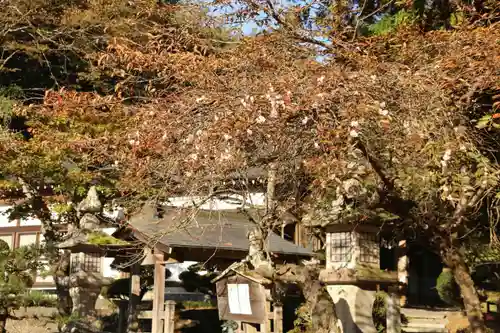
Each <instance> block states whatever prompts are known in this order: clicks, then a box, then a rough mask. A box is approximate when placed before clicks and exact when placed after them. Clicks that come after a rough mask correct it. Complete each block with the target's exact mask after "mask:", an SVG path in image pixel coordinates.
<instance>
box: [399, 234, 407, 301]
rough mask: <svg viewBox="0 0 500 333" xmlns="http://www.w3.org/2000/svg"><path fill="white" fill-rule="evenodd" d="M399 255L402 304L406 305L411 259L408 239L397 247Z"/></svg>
mask: <svg viewBox="0 0 500 333" xmlns="http://www.w3.org/2000/svg"><path fill="white" fill-rule="evenodd" d="M396 253H397V256H398V281H399V282H400V284H401V292H400V294H401V298H400V304H401V306H405V305H406V302H407V298H406V297H407V295H406V293H407V290H408V266H409V264H410V260H409V258H408V245H407V243H406V240H401V241H399V244H398V248H397V249H396Z"/></svg>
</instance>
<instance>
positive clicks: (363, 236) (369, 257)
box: [359, 232, 379, 264]
mask: <svg viewBox="0 0 500 333" xmlns="http://www.w3.org/2000/svg"><path fill="white" fill-rule="evenodd" d="M359 247H360V252H359V260H360V261H361V262H365V263H370V264H378V263H379V244H378V237H377V235H376V234H373V233H366V232H364V233H360V234H359Z"/></svg>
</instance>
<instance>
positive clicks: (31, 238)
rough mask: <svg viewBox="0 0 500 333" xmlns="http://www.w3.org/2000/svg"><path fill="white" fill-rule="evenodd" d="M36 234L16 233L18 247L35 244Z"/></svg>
mask: <svg viewBox="0 0 500 333" xmlns="http://www.w3.org/2000/svg"><path fill="white" fill-rule="evenodd" d="M37 240H38V237H37V234H18V240H17V241H18V247H21V246H28V245H34V244H37V243H38V242H37Z"/></svg>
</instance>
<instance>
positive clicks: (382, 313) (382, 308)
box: [372, 291, 388, 332]
mask: <svg viewBox="0 0 500 333" xmlns="http://www.w3.org/2000/svg"><path fill="white" fill-rule="evenodd" d="M387 297H388V295H387V293H386V292H384V291H379V292H377V293H376V294H375V302H373V310H372V318H373V324H375V328H376V329H377V332H385V330H386V325H387V324H386V321H387Z"/></svg>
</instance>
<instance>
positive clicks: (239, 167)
mask: <svg viewBox="0 0 500 333" xmlns="http://www.w3.org/2000/svg"><path fill="white" fill-rule="evenodd" d="M496 35H497V32H496V30H495V29H494V28H493V27H492V28H488V29H474V30H468V31H467V30H464V31H460V32H457V33H454V34H446V33H437V34H429V35H420V34H418V33H412V32H407V33H403V34H399V35H396V36H390V37H389V38H390V39H389V38H385V37H382V38H378V39H374V40H370V41H366V43H367V44H365V45H364V46H363V47H364V50H362V51H352V49H351V48H349V49H347V50H342V49H337V51H338V52H337V54H336V55H335V60H334V61H332V62H330V63H329V64H328V65H321V64H317V63H316V64H315V63H313V62H311V61H310V60H308V58H309V59H310V58H311V57H314V56H315V54H314V53H312V52H311V53H308V52H309V51H308V50H306V49H303V48H300V46H297V45H296V44H294V43H293V42H291V41H290V40H288V39H283V38H281V37H280V35H278V34H272V35H269V36H266V37H260V38H257V39H252V40H246V41H245V42H244V43H242V45H241V46H240V47H239V48H238V49H237V50H234V52H232V56H228V60H227V61H224V58H222V59H220V58H218V59H213V60H212V61H210V60H211V59H208V61H207V62H204V63H200V66H201V67H200V68H199V69H198V70H197V71H196V72H195V73H193V79H192V81H193V82H196V84H195V85H193V86H192V87H191V89H190V90H189V93H188V94H186V95H185V96H183V97H182V98H179V99H178V100H177V101H178V102H174V103H166V104H162V101H161V100H157V101H156V104H155V109H156V110H163V111H161V112H160V111H157V112H153V113H146V112H142V113H141V112H139V113H138V114H137V118H136V119H137V120H136V122H135V123H136V124H137V125H138V126H137V132H136V133H137V136H136V137H135V138H134V143H136V144H135V145H134V149H132V150H129V153H128V154H124V155H122V156H123V157H124V158H125V160H124V161H127V162H123V164H127V165H128V166H129V171H130V172H131V174H133V175H134V176H135V177H134V178H129V179H128V181H129V183H128V184H129V185H130V184H132V183H133V184H135V185H136V186H141V183H142V184H145V183H146V181H145V180H147V183H148V184H151V183H153V184H158V185H159V186H158V188H157V190H158V192H157V195H158V196H159V197H163V198H167V197H169V196H173V195H175V194H176V193H191V194H193V193H196V194H198V195H200V196H206V197H210V196H218V195H222V194H223V195H227V194H228V193H233V194H234V193H239V194H241V195H243V196H245V194H248V191H249V187H251V186H252V187H254V188H255V187H256V186H258V185H252V184H251V180H252V177H248V175H249V174H250V173H251V171H252V170H255V169H260V170H261V171H262V172H261V175H260V176H259V177H257V178H260V180H261V181H262V182H263V183H264V184H263V186H264V187H265V186H269V185H270V184H273V183H274V185H273V186H271V188H274V189H273V190H272V194H271V195H268V200H270V201H271V202H273V203H274V204H272V205H271V206H268V208H269V207H270V209H267V210H266V213H265V214H264V215H261V216H259V217H257V218H255V221H256V222H257V224H258V225H259V226H261V229H262V230H263V233H264V236H265V233H266V232H268V231H269V230H273V229H274V228H277V227H278V225H276V224H275V223H276V222H277V219H276V217H277V216H279V215H280V214H281V213H282V212H285V211H286V212H289V213H292V214H294V215H295V216H296V217H297V219H298V220H302V221H303V223H308V224H309V225H310V226H311V227H312V229H316V230H319V231H321V228H322V227H323V226H324V225H326V224H328V223H331V222H333V221H335V222H340V221H343V222H344V223H346V222H347V223H349V222H351V223H354V222H356V223H358V222H359V221H365V222H366V223H372V222H375V221H382V222H384V224H385V226H386V227H387V228H388V229H390V230H391V231H392V232H393V233H394V234H396V236H399V237H404V235H405V234H410V233H413V234H418V235H419V236H418V237H421V238H425V239H428V240H429V241H430V246H431V247H432V249H433V250H434V251H435V252H437V253H439V254H440V256H441V258H442V259H443V261H444V262H445V264H446V265H448V266H449V267H450V268H451V269H452V271H453V274H454V276H455V280H456V281H457V283H458V285H459V287H460V289H461V294H462V298H463V300H464V304H465V308H466V311H467V313H468V316H469V320H470V323H471V326H472V328H473V331H475V332H483V331H484V323H483V320H482V314H481V310H480V302H479V297H478V295H477V292H476V290H475V288H474V284H473V282H472V280H471V278H470V270H469V267H468V265H467V263H466V262H465V260H464V256H463V254H462V252H461V245H462V244H463V239H466V238H467V236H468V235H469V234H470V233H469V231H470V230H472V229H474V228H476V227H477V226H479V225H481V226H486V227H488V228H489V229H490V231H491V232H492V233H493V234H494V233H495V232H496V230H495V228H490V223H489V222H488V221H492V220H494V219H496V215H495V214H496V213H495V212H494V210H491V209H488V207H489V208H492V207H494V206H495V205H496V204H497V200H498V199H495V197H496V196H497V193H498V175H499V174H498V164H497V163H496V162H495V159H494V156H493V155H491V154H490V151H492V150H491V148H492V147H493V146H489V148H488V144H487V142H486V141H484V140H482V139H481V138H480V135H481V132H478V131H477V130H476V129H475V128H474V126H471V125H470V124H471V122H472V121H474V119H477V118H480V117H481V116H482V114H480V112H482V111H479V110H478V111H474V110H475V107H474V105H475V103H476V102H475V101H477V100H479V98H478V97H474V96H480V95H481V94H482V93H483V92H484V91H488V90H489V89H491V90H495V89H498V88H496V87H497V86H496V84H497V83H496V77H495V74H494V73H495V67H496V66H497V60H495V58H494V57H495V55H494V54H495V51H493V52H482V51H481V50H484V47H485V45H488V42H487V40H494V39H495V37H494V36H496ZM368 43H369V44H368ZM477 43H482V44H477ZM354 45H356V44H354ZM358 45H360V46H359V47H360V48H361V46H362V44H358ZM459 49H460V50H462V49H466V50H468V51H466V52H465V53H464V52H462V51H459ZM491 49H495V48H494V47H493V45H492V46H491ZM458 54H460V56H459V57H458ZM479 54H480V56H479ZM476 57H478V58H476ZM236 59H238V61H236ZM479 59H481V60H479ZM242 68H246V70H245V71H242ZM199 73H203V74H204V77H201V75H200V74H199ZM212 73H213V74H212ZM224 74H225V75H224ZM210 75H213V76H210ZM223 75H224V76H223ZM207 77H210V78H207ZM222 78H223V79H222ZM214 82H215V83H214ZM217 82H221V83H220V84H217ZM139 156H140V157H141V158H139ZM159 170H161V171H159ZM234 173H235V174H237V175H238V178H239V179H240V181H239V182H235V183H234V185H233V183H232V182H228V181H227V176H226V175H228V174H234ZM273 175H274V176H273ZM271 179H273V180H271ZM266 184H267V185H266ZM264 191H265V190H264ZM307 221H310V222H307ZM481 228H482V227H481ZM492 240H494V238H492ZM303 279H304V276H303V275H300V274H299V275H298V277H297V278H296V280H297V281H301V280H303ZM308 281H317V280H314V278H313V279H309V280H308Z"/></svg>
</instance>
